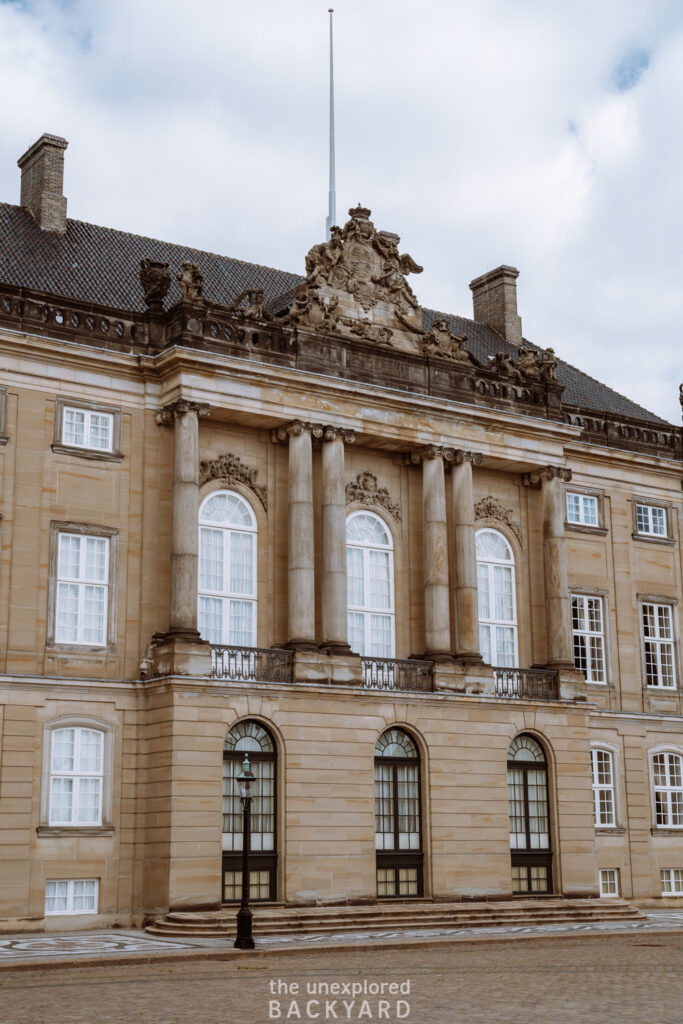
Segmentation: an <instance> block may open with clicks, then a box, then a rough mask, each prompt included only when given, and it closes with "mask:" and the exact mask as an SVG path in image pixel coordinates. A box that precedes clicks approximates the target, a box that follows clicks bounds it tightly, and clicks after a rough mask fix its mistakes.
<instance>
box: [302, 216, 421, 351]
mask: <svg viewBox="0 0 683 1024" xmlns="http://www.w3.org/2000/svg"><path fill="white" fill-rule="evenodd" d="M349 215H350V220H349V221H348V222H347V223H346V224H345V226H344V228H343V229H340V228H338V227H333V228H332V229H331V232H330V239H329V241H328V242H321V243H320V244H319V245H314V246H313V247H312V248H311V249H310V250H309V252H308V255H307V256H306V284H305V285H304V286H302V288H301V289H297V298H296V299H295V302H294V305H293V306H292V309H291V310H290V314H289V315H290V318H291V322H292V323H301V322H303V323H304V324H306V325H307V326H312V327H320V328H322V329H325V328H327V329H330V321H329V320H325V319H324V318H323V316H322V314H321V310H322V309H323V307H326V308H327V309H328V312H329V313H332V312H333V310H334V309H335V308H336V304H335V306H334V307H333V306H332V300H333V299H335V298H336V299H337V300H338V302H339V306H340V308H339V315H338V316H336V315H335V316H333V321H334V322H335V323H338V322H341V325H342V326H343V327H346V328H347V329H348V330H349V331H352V332H353V333H354V334H356V335H357V336H360V337H363V338H366V339H368V340H371V341H374V342H377V343H379V344H387V343H389V344H392V345H393V344H395V340H396V339H394V340H393V341H392V335H393V334H394V332H395V331H400V330H402V331H404V332H407V333H409V334H411V335H418V336H419V335H421V334H422V333H423V332H422V326H421V324H420V319H419V311H418V303H417V299H416V298H415V295H414V294H413V291H412V289H411V287H410V285H409V284H408V282H407V280H406V275H407V274H419V273H421V272H422V267H420V266H418V264H417V263H416V262H415V261H414V260H413V259H412V257H411V256H409V255H408V254H407V253H403V254H401V253H399V249H398V246H399V242H400V238H399V236H398V235H395V234H393V233H392V232H389V231H377V230H376V229H375V226H374V224H373V223H372V221H371V220H370V210H368V209H366V208H365V207H363V206H357V207H355V208H353V209H351V210H349ZM314 296H317V297H318V298H317V303H318V307H319V308H318V310H317V311H315V310H314V309H313V308H312V303H313V302H314V301H315V300H314V298H313V297H314ZM322 296H324V298H325V299H326V300H327V301H321V297H322ZM369 313H371V314H372V315H371V316H370V318H369V319H368V316H367V314H369ZM342 314H344V316H343V318H342ZM399 314H400V315H401V317H402V319H401V320H400V321H398V316H399ZM311 318H313V319H311ZM349 321H352V322H349ZM359 321H360V322H361V323H362V322H363V321H367V322H365V323H363V326H362V327H358V322H359ZM373 328H374V329H373ZM332 329H334V328H332ZM388 332H391V333H388ZM399 347H401V346H400V345H399ZM403 347H405V345H404V346H403Z"/></svg>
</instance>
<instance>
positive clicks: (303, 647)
mask: <svg viewBox="0 0 683 1024" xmlns="http://www.w3.org/2000/svg"><path fill="white" fill-rule="evenodd" d="M282 646H283V648H284V650H286V651H319V650H320V648H319V646H318V644H317V643H316V642H315V640H300V639H298V638H296V637H295V638H294V639H293V640H288V641H287V643H286V644H283V645H282Z"/></svg>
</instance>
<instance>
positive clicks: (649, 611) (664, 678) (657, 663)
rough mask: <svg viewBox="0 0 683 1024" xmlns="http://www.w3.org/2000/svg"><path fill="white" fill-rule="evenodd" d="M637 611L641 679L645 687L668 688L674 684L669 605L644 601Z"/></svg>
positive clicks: (670, 608)
mask: <svg viewBox="0 0 683 1024" xmlns="http://www.w3.org/2000/svg"><path fill="white" fill-rule="evenodd" d="M641 614H642V628H643V651H644V654H645V681H646V683H647V685H648V686H662V687H666V688H668V689H672V688H674V687H675V686H676V673H675V670H674V631H673V614H672V607H671V605H669V604H655V603H654V602H649V601H647V602H643V605H642V612H641Z"/></svg>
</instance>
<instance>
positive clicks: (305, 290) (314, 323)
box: [285, 284, 339, 333]
mask: <svg viewBox="0 0 683 1024" xmlns="http://www.w3.org/2000/svg"><path fill="white" fill-rule="evenodd" d="M338 303H339V300H338V299H337V297H336V296H332V297H331V298H330V299H329V301H328V302H325V300H324V298H323V297H322V296H321V295H318V294H317V293H316V292H315V291H314V290H313V289H312V288H311V287H310V286H309V285H306V284H303V285H300V286H299V287H298V288H297V290H296V294H295V298H294V302H293V303H292V307H291V309H290V311H289V315H288V316H287V317H286V318H285V322H287V323H291V324H294V325H295V326H297V327H310V328H311V329H312V330H316V331H329V332H330V333H332V332H334V331H336V330H337V322H338V320H339V314H338V313H337V305H338Z"/></svg>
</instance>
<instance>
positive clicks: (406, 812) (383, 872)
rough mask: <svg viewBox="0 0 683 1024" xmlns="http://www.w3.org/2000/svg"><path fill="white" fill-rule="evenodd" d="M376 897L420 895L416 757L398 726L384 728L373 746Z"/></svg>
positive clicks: (420, 864)
mask: <svg viewBox="0 0 683 1024" xmlns="http://www.w3.org/2000/svg"><path fill="white" fill-rule="evenodd" d="M375 849H376V851H377V895H378V896H379V897H380V898H383V899H390V898H391V897H400V896H422V895H423V891H424V890H423V884H422V827H421V815H420V760H419V756H418V752H417V747H416V746H415V744H414V743H413V741H412V739H411V738H410V736H409V735H408V734H407V733H405V732H403V730H402V729H388V730H387V732H385V733H382V735H381V736H380V738H379V739H378V740H377V745H376V746H375Z"/></svg>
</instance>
